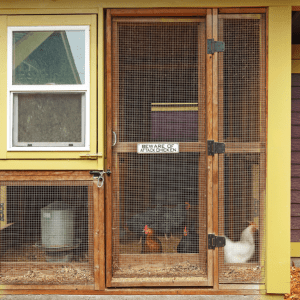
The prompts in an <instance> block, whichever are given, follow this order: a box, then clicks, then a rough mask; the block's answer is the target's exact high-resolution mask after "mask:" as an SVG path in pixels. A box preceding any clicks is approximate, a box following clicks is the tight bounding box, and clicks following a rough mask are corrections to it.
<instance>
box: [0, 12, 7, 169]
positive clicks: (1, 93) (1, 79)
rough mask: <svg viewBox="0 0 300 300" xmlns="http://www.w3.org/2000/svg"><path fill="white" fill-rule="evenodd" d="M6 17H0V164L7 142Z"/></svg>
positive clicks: (4, 155) (4, 154) (3, 157)
mask: <svg viewBox="0 0 300 300" xmlns="http://www.w3.org/2000/svg"><path fill="white" fill-rule="evenodd" d="M6 22H7V17H6V16H0V57H1V60H0V99H1V100H0V101H1V102H0V128H1V130H0V163H1V159H5V158H6V140H7V136H6V134H7V130H6V122H7V119H6V115H7V113H6V109H7V106H6V99H7V94H6V69H7V66H6V59H4V58H5V57H6V54H7V49H6V44H7V35H6Z"/></svg>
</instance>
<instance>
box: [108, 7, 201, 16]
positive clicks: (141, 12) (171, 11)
mask: <svg viewBox="0 0 300 300" xmlns="http://www.w3.org/2000/svg"><path fill="white" fill-rule="evenodd" d="M111 15H112V16H119V17H138V16H139V17H153V16H155V17H172V16H174V17H175V16H177V17H183V16H189V17H192V16H205V15H206V9H201V8H180V9H176V8H150V9H148V8H147V9H144V8H137V9H121V8H117V9H112V10H111Z"/></svg>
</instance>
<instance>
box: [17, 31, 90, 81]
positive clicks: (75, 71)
mask: <svg viewBox="0 0 300 300" xmlns="http://www.w3.org/2000/svg"><path fill="white" fill-rule="evenodd" d="M12 69H13V72H12V83H13V85H42V84H84V83H85V31H84V30H65V31H14V32H13V66H12Z"/></svg>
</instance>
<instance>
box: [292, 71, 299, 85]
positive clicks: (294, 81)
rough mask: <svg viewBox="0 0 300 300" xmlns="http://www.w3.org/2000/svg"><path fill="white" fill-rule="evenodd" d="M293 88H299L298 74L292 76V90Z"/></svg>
mask: <svg viewBox="0 0 300 300" xmlns="http://www.w3.org/2000/svg"><path fill="white" fill-rule="evenodd" d="M294 86H299V87H300V74H298V73H297V74H292V88H293V87H294Z"/></svg>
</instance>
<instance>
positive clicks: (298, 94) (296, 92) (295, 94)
mask: <svg viewBox="0 0 300 300" xmlns="http://www.w3.org/2000/svg"><path fill="white" fill-rule="evenodd" d="M299 98H300V87H298V86H294V87H292V99H299Z"/></svg>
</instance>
